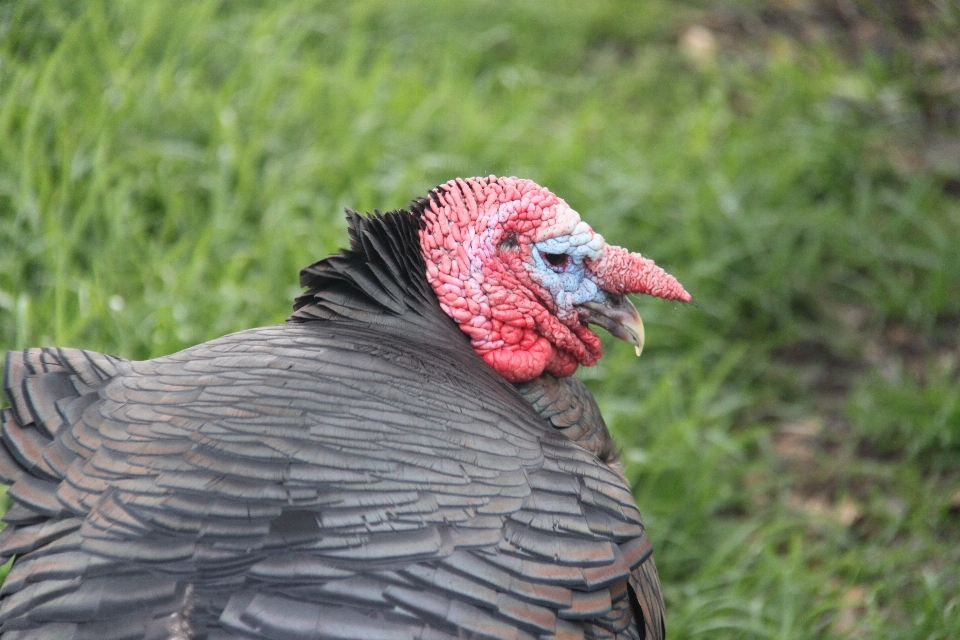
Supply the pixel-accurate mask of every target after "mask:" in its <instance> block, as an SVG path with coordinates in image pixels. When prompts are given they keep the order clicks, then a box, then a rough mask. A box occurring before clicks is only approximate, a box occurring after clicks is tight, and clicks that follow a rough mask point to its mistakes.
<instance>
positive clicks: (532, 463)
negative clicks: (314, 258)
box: [0, 211, 663, 640]
mask: <svg viewBox="0 0 960 640" xmlns="http://www.w3.org/2000/svg"><path fill="white" fill-rule="evenodd" d="M417 224H418V222H417V218H416V217H415V216H414V215H412V214H410V213H409V212H406V211H398V212H393V213H389V214H385V215H382V214H377V215H374V216H370V217H361V216H359V215H357V214H355V213H351V214H350V233H351V237H352V246H351V249H349V250H347V251H345V252H344V253H343V254H341V255H337V256H333V257H330V258H327V259H325V260H322V261H320V262H318V263H316V264H314V265H312V266H310V267H307V268H306V269H304V270H303V272H302V273H301V284H302V285H304V286H305V287H306V288H307V291H306V292H305V293H304V294H303V295H301V296H300V297H299V298H298V299H297V301H296V305H295V311H294V314H293V315H292V316H291V318H290V319H289V321H288V323H287V324H284V325H280V326H273V327H264V328H259V329H251V330H248V331H242V332H240V333H236V334H232V335H228V336H225V337H222V338H219V339H217V340H213V341H211V342H208V343H204V344H201V345H197V346H195V347H191V348H189V349H186V350H184V351H181V352H179V353H175V354H172V355H169V356H164V357H161V358H156V359H154V360H148V361H142V362H134V361H129V360H123V359H119V358H114V357H111V356H106V355H101V354H97V353H92V352H88V351H80V350H76V349H28V350H25V351H23V352H10V353H8V354H7V360H6V369H5V374H4V388H5V390H6V392H7V395H8V397H9V399H10V403H11V407H10V408H7V409H3V410H2V412H0V418H2V439H0V480H2V481H3V482H6V483H9V484H10V485H11V487H10V489H9V492H8V495H9V496H10V497H11V498H12V499H13V507H12V508H11V509H10V511H9V512H8V513H7V514H6V516H5V517H4V521H5V522H7V526H6V529H5V530H4V531H3V532H2V533H0V556H2V557H10V556H16V559H15V561H14V564H13V568H12V569H11V571H10V574H9V576H8V578H7V580H6V583H5V584H4V585H3V587H2V589H0V625H2V626H0V637H2V638H3V639H4V640H12V639H14V638H18V639H19V638H51V637H56V638H74V639H80V638H101V639H109V638H142V639H148V638H150V639H152V638H210V639H211V640H213V639H219V638H271V639H278V640H279V639H295V638H296V639H300V638H303V639H308V638H309V639H320V638H337V639H353V638H356V639H358V640H361V639H367V638H423V639H427V638H437V639H439V638H538V637H540V638H546V637H555V638H662V637H663V605H662V599H661V596H660V587H659V582H658V578H657V573H656V568H655V567H654V564H653V559H652V556H651V548H650V544H649V541H648V540H647V537H646V535H645V533H644V528H643V524H642V522H641V519H640V513H639V512H638V510H637V507H636V504H635V502H634V499H633V497H632V495H631V494H630V491H629V490H628V487H627V485H626V482H625V480H624V479H623V477H622V474H621V473H620V472H619V467H618V466H617V462H616V454H615V451H614V449H613V447H612V444H611V441H610V437H609V434H608V433H607V431H606V427H605V426H604V425H603V420H602V418H601V417H600V414H599V411H598V410H597V407H596V404H595V403H594V401H593V399H592V397H591V396H590V393H589V391H587V390H586V388H585V387H583V385H582V384H580V383H579V381H577V380H576V379H575V378H567V379H561V380H558V379H556V378H553V377H551V376H549V375H547V374H545V375H544V376H541V378H538V379H536V380H533V381H531V382H528V383H523V384H521V385H518V386H517V387H516V388H515V387H514V386H512V385H511V384H509V383H508V382H506V381H505V380H504V379H503V378H501V377H500V376H499V375H497V374H496V373H495V372H494V371H493V370H492V369H491V368H490V367H488V366H487V365H486V364H485V363H484V362H483V361H482V360H481V359H480V358H479V357H478V356H477V355H476V354H475V353H474V351H473V349H472V348H471V347H470V344H469V341H468V340H467V338H466V337H465V336H464V334H463V333H462V332H461V331H460V330H459V328H458V327H457V325H456V324H455V323H454V322H453V321H452V320H451V319H450V318H449V317H448V316H447V315H446V314H444V313H443V311H442V310H441V309H440V307H439V305H438V304H437V301H436V297H435V294H434V292H433V290H432V289H431V287H430V285H429V283H428V282H427V281H426V278H425V276H424V273H425V266H424V263H423V259H422V258H421V256H420V250H419V244H418V237H417Z"/></svg>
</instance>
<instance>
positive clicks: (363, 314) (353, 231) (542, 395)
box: [287, 209, 622, 475]
mask: <svg viewBox="0 0 960 640" xmlns="http://www.w3.org/2000/svg"><path fill="white" fill-rule="evenodd" d="M347 220H348V223H349V231H350V248H349V249H345V250H343V252H342V253H340V254H339V255H334V256H330V257H329V258H324V259H323V260H320V261H318V262H315V263H313V264H312V265H310V266H308V267H306V268H304V269H303V270H301V271H300V285H301V286H303V287H306V288H307V291H305V292H304V293H303V294H301V295H300V296H298V297H297V299H296V301H295V303H294V312H293V314H292V315H291V316H290V317H289V318H288V319H287V322H292V323H307V322H324V321H326V322H343V323H348V324H352V325H357V324H365V325H370V326H373V327H375V328H376V329H377V331H379V332H381V333H383V334H393V335H394V336H396V337H399V338H404V337H412V336H411V335H410V334H411V333H421V332H426V335H429V336H432V337H433V338H434V340H432V341H431V342H433V343H440V344H446V345H449V346H450V347H451V348H452V349H456V350H457V351H461V350H462V351H463V356H462V357H465V358H476V357H477V356H476V354H475V352H474V350H473V348H472V347H471V346H470V342H469V340H468V338H467V337H466V335H465V334H464V333H463V332H462V331H461V330H460V328H459V327H458V326H457V324H456V323H455V322H454V321H453V319H451V318H450V317H449V316H448V315H447V314H446V313H444V312H443V310H442V309H441V308H440V305H439V303H438V302H437V298H436V294H435V293H434V290H433V287H431V286H430V283H429V282H428V281H427V277H426V271H427V268H426V264H425V263H424V260H423V256H422V253H421V251H420V238H419V235H418V233H417V231H418V229H419V226H420V219H419V216H416V215H415V214H413V213H410V212H409V211H406V210H403V209H400V210H397V211H391V212H389V213H386V214H382V213H380V212H379V211H377V212H376V213H374V215H368V216H361V215H360V214H359V213H357V212H356V211H352V210H350V209H347ZM440 336H442V339H441V340H436V338H437V337H440ZM485 367H486V365H484V368H485ZM504 382H505V381H504ZM512 386H513V387H514V388H515V389H516V390H517V391H518V392H519V393H520V395H521V396H523V398H524V399H525V400H526V401H527V402H528V403H529V404H530V405H531V407H532V408H533V409H534V411H536V412H537V414H538V415H539V416H540V417H541V418H542V419H543V420H544V421H545V422H546V423H547V424H548V425H549V426H550V427H551V428H553V429H556V430H557V431H559V432H560V433H562V434H563V435H564V436H566V437H567V438H569V439H570V440H573V441H574V442H576V443H578V444H579V445H581V446H582V447H584V448H585V449H587V450H589V451H591V452H592V453H593V454H594V455H595V456H597V457H598V458H599V459H600V460H602V461H603V462H604V463H606V464H607V465H609V466H610V467H611V468H613V469H615V470H617V471H618V473H620V464H619V460H618V456H617V451H616V447H615V445H614V442H613V439H612V438H611V436H610V432H609V431H608V430H607V425H606V424H605V423H604V421H603V416H601V415H600V409H599V408H598V407H597V403H596V401H595V400H594V398H593V394H591V393H590V390H589V389H587V388H586V387H585V386H584V385H583V383H582V382H581V381H580V380H579V379H578V378H575V377H569V378H556V377H554V376H552V375H550V374H549V373H544V374H542V375H540V376H539V377H537V378H534V379H533V380H530V381H527V382H522V383H518V384H515V385H512ZM621 475H622V473H621Z"/></svg>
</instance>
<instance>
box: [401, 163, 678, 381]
mask: <svg viewBox="0 0 960 640" xmlns="http://www.w3.org/2000/svg"><path fill="white" fill-rule="evenodd" d="M412 209H413V210H414V212H415V213H416V214H418V215H420V217H421V220H422V227H421V230H420V242H421V247H422V252H423V258H424V260H425V262H426V268H427V279H428V280H429V282H430V284H431V286H432V287H433V289H434V291H435V292H436V294H437V299H438V300H439V302H440V306H441V308H442V309H443V310H444V312H446V313H447V315H449V316H450V317H451V318H453V319H454V320H455V321H456V322H457V324H459V325H460V329H461V330H462V331H463V332H464V333H466V334H467V335H468V336H469V337H470V341H471V344H472V346H473V348H474V350H475V351H476V352H477V354H478V355H479V356H480V357H481V358H483V360H484V361H485V362H486V363H487V364H488V365H490V366H491V367H493V368H494V369H495V370H496V371H497V372H498V373H499V374H500V375H502V376H503V377H504V378H506V379H507V380H509V381H510V382H523V381H526V380H531V379H533V378H536V377H537V376H539V375H540V374H541V373H543V372H544V371H546V372H548V373H551V374H553V375H555V376H558V377H565V376H570V375H572V374H573V373H574V372H575V371H576V369H577V366H578V365H580V364H583V365H587V366H591V365H593V364H596V362H597V360H598V359H599V358H600V356H601V355H602V345H601V342H600V338H599V337H598V336H597V334H596V333H594V332H593V331H592V330H591V329H590V328H589V327H588V326H587V325H588V324H596V325H599V326H602V327H604V328H605V329H607V330H609V331H610V333H612V334H613V335H614V336H616V337H618V338H621V339H623V340H626V341H628V342H630V343H631V344H633V345H634V346H635V347H636V350H637V355H639V354H640V351H641V349H642V348H643V341H644V332H643V322H642V321H641V319H640V315H639V314H638V313H637V310H636V308H635V307H634V306H633V304H632V303H631V302H630V300H629V299H628V298H627V297H626V294H628V293H645V294H648V295H652V296H657V297H659V298H665V299H668V300H679V301H681V302H689V301H690V299H691V297H690V294H689V293H687V292H686V291H685V290H684V289H683V287H682V286H681V285H680V283H679V282H677V280H676V279H674V278H673V277H672V276H671V275H669V274H668V273H667V272H665V271H664V270H663V269H661V268H660V267H658V266H656V265H655V264H654V262H653V261H652V260H649V259H647V258H644V257H643V256H641V255H640V254H639V253H630V252H629V251H627V250H626V249H623V248H621V247H616V246H612V245H609V244H607V243H606V242H605V241H604V239H603V237H602V236H601V235H600V234H598V233H596V232H594V231H593V229H591V228H590V226H589V225H588V224H587V223H585V222H583V221H582V220H581V219H580V215H579V214H578V213H577V212H576V211H574V210H573V209H571V208H570V207H569V206H568V205H567V203H566V202H564V201H563V200H562V199H560V198H558V197H557V196H555V195H554V194H553V193H551V192H550V191H549V190H547V189H545V188H543V187H541V186H539V185H537V184H536V183H534V182H531V181H530V180H523V179H518V178H498V177H495V176H489V177H487V178H467V179H459V178H458V179H456V180H451V181H450V182H447V183H446V184H443V185H440V186H439V187H437V188H436V189H434V190H433V191H431V192H430V194H429V195H428V197H427V198H424V199H421V200H418V201H417V202H415V203H414V205H413V207H412Z"/></svg>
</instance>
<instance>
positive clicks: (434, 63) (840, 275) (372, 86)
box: [0, 0, 960, 639]
mask: <svg viewBox="0 0 960 640" xmlns="http://www.w3.org/2000/svg"><path fill="white" fill-rule="evenodd" d="M491 173H493V174H509V175H519V176H523V177H528V178H532V179H534V180H536V181H538V182H539V183H541V184H543V185H545V186H548V187H550V188H551V189H552V190H553V191H555V192H556V193H557V194H559V195H560V196H561V197H563V198H565V199H566V200H567V201H568V202H569V203H570V204H571V205H572V206H573V207H574V208H575V209H577V210H578V211H580V212H581V213H582V214H583V216H584V218H585V219H587V220H588V221H590V222H591V223H592V224H593V226H594V227H595V228H596V229H597V230H598V231H600V232H601V233H603V234H604V236H605V237H606V238H607V239H608V240H610V241H612V242H614V243H616V244H621V245H625V246H628V247H630V248H632V249H634V250H639V251H641V252H643V253H644V254H646V255H649V256H650V257H653V258H654V259H656V260H657V261H658V263H660V264H662V265H663V266H665V267H666V268H667V269H668V270H670V271H671V273H673V274H674V275H676V276H677V277H678V278H679V279H680V281H681V282H683V283H684V284H685V286H686V288H687V289H688V290H689V291H691V292H692V293H693V294H694V296H695V297H696V298H697V301H698V304H697V305H696V306H677V305H672V304H668V303H664V302H662V301H657V300H647V299H644V300H638V304H639V306H640V310H641V313H642V314H643V315H644V317H645V319H646V320H647V326H648V347H647V350H646V351H645V353H644V356H643V357H642V358H640V359H639V360H637V359H635V358H633V357H632V350H631V349H630V348H629V346H628V345H624V344H615V343H614V342H612V341H611V342H609V343H608V345H607V356H606V357H605V358H604V360H602V361H601V364H600V365H598V366H597V367H596V368H593V369H589V370H583V371H582V372H581V375H582V376H583V377H584V379H586V380H587V382H588V384H589V385H590V387H591V388H592V389H593V390H594V392H595V393H596V395H597V397H598V399H599V401H600V403H601V406H602V408H603V409H604V413H605V415H606V416H607V418H608V422H609V423H610V424H611V428H612V429H613V430H614V431H615V433H616V434H617V436H618V440H619V442H620V443H621V446H622V449H623V453H624V458H625V460H626V462H627V464H628V474H629V476H630V478H631V480H632V481H633V483H634V486H635V489H636V493H637V498H638V502H639V504H640V506H641V510H642V511H643V513H644V515H645V519H646V521H647V523H648V527H649V531H650V536H651V538H652V539H653V540H654V543H655V546H656V549H657V556H656V557H657V563H658V566H659V567H660V571H661V576H662V580H663V583H664V589H665V593H666V598H667V612H668V630H669V635H670V637H673V638H782V639H788V638H798V639H799V638H810V637H823V638H840V637H860V638H891V639H892V638H917V639H919V638H951V637H953V638H955V637H957V635H958V634H960V572H958V571H957V566H960V200H958V197H960V8H958V5H957V4H956V3H953V2H950V1H949V0H923V1H919V0H918V1H915V2H911V1H907V0H887V1H886V2H883V3H873V2H868V1H866V0H863V1H862V2H860V1H855V0H779V1H777V2H764V1H762V0H754V1H749V2H747V1H745V2H732V1H722V0H700V1H699V2H690V3H675V2H666V1H665V0H649V1H646V2H642V3H638V2H630V1H629V0H595V1H592V2H589V3H585V2H573V1H569V0H555V1H553V2H534V1H532V0H528V1H515V2H509V3H495V2H492V1H489V0H468V1H464V2H458V3H447V2H428V1H413V0H410V1H404V2H393V1H390V2H388V1H386V0H380V1H377V0H365V1H358V2H352V3H334V2H322V1H318V2H303V1H291V2H285V3H268V2H253V1H249V0H244V1H237V2H211V1H208V0H198V1H195V2H181V3H172V2H167V1H165V0H156V1H154V2H149V3H147V2H134V1H132V0H131V1H116V2H98V1H94V0H91V1H90V2H56V1H53V0H49V1H29V0H20V1H19V2H15V3H6V4H3V5H0V346H2V347H4V348H10V349H18V348H22V347H25V346H47V345H62V346H76V347H82V348H87V349H94V350H99V351H104V352H108V353H114V354H117V355H121V356H126V357H132V358H148V357H153V356H157V355H161V354H165V353H169V352H172V351H175V350H178V349H181V348H183V347H186V346H188V345H191V344H195V343H197V342H201V341H204V340H208V339H211V338H214V337H216V336H219V335H222V334H224V333H226V332H230V331H234V330H239V329H242V328H246V327H250V326H255V325H261V324H267V323H275V322H281V321H282V320H283V319H284V317H285V316H286V314H287V313H288V311H289V309H290V302H291V299H292V297H293V296H294V295H295V294H296V293H297V291H298V288H297V286H296V282H297V278H296V274H297V271H298V269H299V268H300V267H302V266H304V265H306V264H308V263H309V262H311V261H313V260H316V259H318V258H319V257H322V256H324V255H327V254H330V253H331V252H334V251H336V249H337V248H338V247H339V246H341V245H343V244H345V242H346V233H345V224H344V221H343V216H342V209H343V207H344V206H351V207H354V208H357V209H361V210H364V209H366V210H371V209H373V208H375V207H377V208H380V209H389V208H396V207H400V206H404V205H405V204H406V203H407V202H409V201H410V200H412V199H413V198H415V197H417V196H420V195H422V194H424V193H425V192H426V191H427V190H428V189H429V188H431V187H433V186H434V185H436V184H439V183H441V182H445V181H446V180H448V179H450V178H451V177H454V176H466V175H487V174H491Z"/></svg>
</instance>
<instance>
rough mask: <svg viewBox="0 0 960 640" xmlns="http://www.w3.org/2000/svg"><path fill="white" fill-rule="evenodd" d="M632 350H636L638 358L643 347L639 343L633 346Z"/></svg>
mask: <svg viewBox="0 0 960 640" xmlns="http://www.w3.org/2000/svg"><path fill="white" fill-rule="evenodd" d="M633 350H634V351H636V352H637V357H638V358H639V357H640V354H641V353H643V347H642V346H640V345H637V346H635V347H634V348H633Z"/></svg>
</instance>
